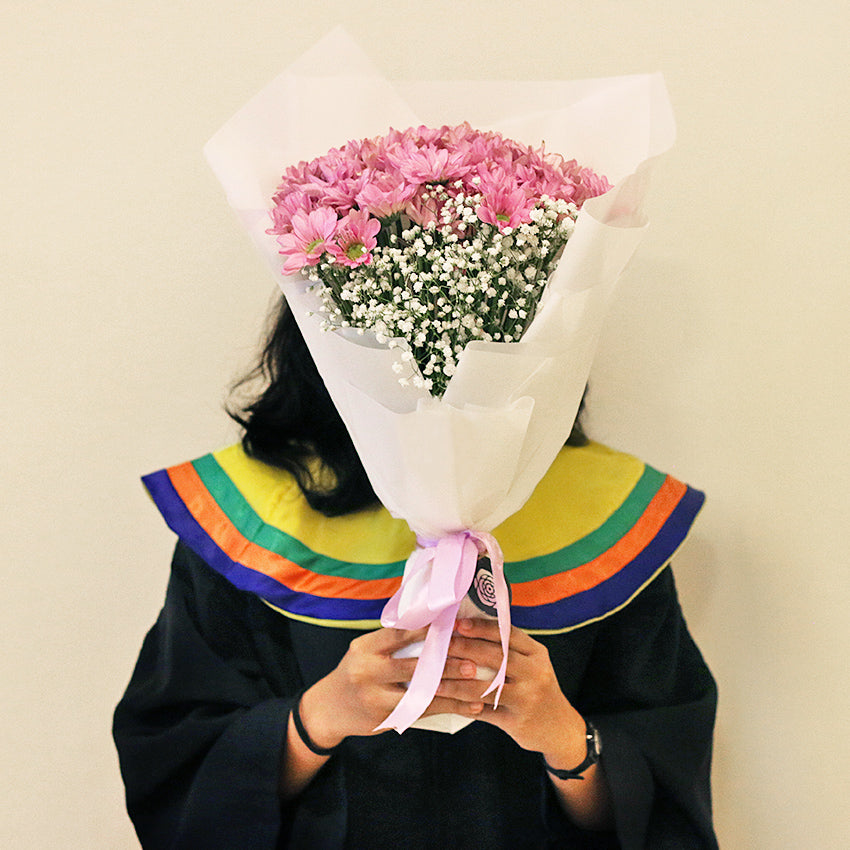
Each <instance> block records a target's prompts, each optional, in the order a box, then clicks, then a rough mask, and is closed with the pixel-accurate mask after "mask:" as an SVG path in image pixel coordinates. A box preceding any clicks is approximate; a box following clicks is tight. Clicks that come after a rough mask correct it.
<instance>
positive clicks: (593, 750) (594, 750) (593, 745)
mask: <svg viewBox="0 0 850 850" xmlns="http://www.w3.org/2000/svg"><path fill="white" fill-rule="evenodd" d="M584 723H585V726H586V733H585V740H586V741H587V755H586V756H585V758H584V761H583V762H582V763H581V764H580V765H579V766H578V767H574V768H573V769H572V770H560V769H559V768H557V767H552V765H550V764H549V762H547V761H546V759H543V764H544V765H545V766H546V770H548V771H549V773H551V774H552V776H557V777H558V779H584V776H582V774H583V773H584V772H585V771H586V770H587V769H588V768H589V767H590V766H591V765H593V764H596V763H597V762H598V761H599V757H600V755H601V754H602V739H601V738H600V737H599V730H598V729H597V728H596V727H595V726H594V725H593V724H592V723H591V722H590V721H589V720H585V721H584Z"/></svg>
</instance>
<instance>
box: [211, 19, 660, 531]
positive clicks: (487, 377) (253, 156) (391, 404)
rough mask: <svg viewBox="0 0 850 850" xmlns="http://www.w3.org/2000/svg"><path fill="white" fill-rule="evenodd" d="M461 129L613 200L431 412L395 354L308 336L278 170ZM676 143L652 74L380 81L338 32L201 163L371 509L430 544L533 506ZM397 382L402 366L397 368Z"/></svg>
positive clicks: (264, 95) (594, 210) (466, 358)
mask: <svg viewBox="0 0 850 850" xmlns="http://www.w3.org/2000/svg"><path fill="white" fill-rule="evenodd" d="M462 121H469V123H470V124H471V125H472V126H473V127H474V128H476V129H481V130H496V131H499V132H501V133H503V134H504V135H506V136H508V137H510V138H512V139H515V140H517V141H520V142H524V143H527V144H531V145H539V144H540V143H541V142H545V145H546V149H547V151H551V152H556V153H560V154H562V155H563V156H564V157H565V158H567V159H573V158H575V159H577V160H578V161H579V162H580V163H581V164H582V165H586V166H589V167H591V168H593V169H594V170H595V171H597V172H598V173H600V174H604V175H605V176H606V177H607V178H608V180H609V182H611V183H612V184H614V188H613V189H611V190H610V191H609V192H607V193H606V194H605V195H602V196H600V197H598V198H593V199H590V200H588V201H586V202H585V204H584V206H583V208H582V210H581V212H580V213H579V217H578V220H577V222H576V228H575V232H574V234H573V236H572V238H571V239H570V240H569V242H568V243H567V245H566V247H565V250H564V253H563V256H562V259H561V261H560V263H559V265H558V268H557V269H556V271H555V273H554V275H553V277H552V279H551V280H550V282H549V284H548V285H547V290H546V292H545V294H544V297H543V300H542V302H541V305H540V308H539V310H538V313H537V315H536V317H535V318H534V320H533V322H532V324H531V326H530V327H529V329H528V331H527V332H526V335H525V337H524V338H523V340H522V341H521V342H519V343H510V344H506V343H484V342H473V343H471V344H470V345H469V346H468V347H467V349H466V351H465V352H464V353H463V354H462V355H461V357H460V360H459V363H458V367H457V371H456V373H455V374H454V376H453V377H452V379H451V381H450V383H449V386H448V389H447V391H446V393H445V395H444V396H443V398H442V399H435V398H433V397H432V396H431V395H430V394H429V393H428V392H427V391H426V390H423V389H417V388H415V387H413V386H406V387H403V386H401V385H400V384H399V383H398V374H397V373H396V372H394V371H393V368H392V366H393V364H394V363H396V361H399V362H401V351H400V350H399V349H390V348H388V347H387V346H386V345H381V344H379V343H377V342H376V341H375V340H374V338H373V337H372V336H371V335H370V334H368V333H367V334H364V335H362V336H360V335H357V334H356V333H355V332H353V331H345V332H341V331H337V332H326V331H322V330H320V323H321V318H320V316H317V315H312V311H318V310H319V309H320V302H319V300H318V298H317V297H316V296H315V295H313V294H312V293H311V292H309V291H308V289H307V283H306V280H305V279H304V278H303V277H302V276H301V275H295V276H289V277H284V276H283V275H282V271H281V268H282V266H283V259H284V258H283V257H281V256H280V254H279V253H278V245H277V242H276V240H275V237H273V236H269V235H267V234H266V232H265V231H266V229H267V228H269V227H270V225H271V220H270V216H269V210H270V209H271V206H272V204H271V198H272V196H273V195H274V193H275V189H276V187H277V185H278V183H279V182H280V177H281V175H282V174H283V171H284V170H285V168H286V167H287V166H289V165H292V164H296V163H297V162H298V161H299V160H304V159H306V160H309V159H313V158H314V157H316V156H320V155H322V154H324V153H326V152H327V151H328V150H329V149H330V148H332V147H338V146H340V145H341V144H343V143H344V142H346V141H347V140H349V139H357V138H364V137H370V136H376V135H382V134H384V133H386V132H387V130H388V129H389V128H390V127H395V128H396V129H404V128H406V127H409V126H416V125H419V124H425V125H427V126H440V125H443V124H455V123H460V122H462ZM674 135H675V128H674V123H673V117H672V113H671V110H670V105H669V101H668V98H667V94H666V90H665V87H664V83H663V80H662V78H661V76H660V75H658V74H654V75H636V76H626V77H613V78H608V79H598V80H585V81H571V82H508V81H505V82H469V81H463V82H458V81H439V82H400V81H396V82H394V83H391V82H389V81H388V80H386V79H384V78H383V77H382V76H381V74H380V73H379V72H378V71H377V70H376V69H375V68H374V67H373V65H372V64H371V63H370V61H369V60H368V58H367V57H366V56H365V55H364V54H363V53H362V51H361V50H360V49H359V48H358V47H357V46H356V45H355V44H354V43H353V42H352V40H351V39H350V38H349V37H348V36H347V35H346V33H345V32H344V31H343V30H340V29H337V30H335V31H333V32H332V33H330V34H329V35H328V36H326V37H325V38H324V39H323V40H322V41H321V42H319V43H318V44H317V45H316V46H315V47H314V48H312V49H311V50H310V51H308V52H307V53H306V54H304V55H303V56H302V57H301V58H300V59H298V60H297V61H296V62H294V63H293V64H292V65H291V66H290V67H289V68H288V69H287V70H286V71H284V72H283V73H282V74H281V75H280V76H279V77H277V78H276V79H275V80H273V81H272V82H271V83H270V84H269V85H268V86H267V87H266V88H265V89H263V90H262V91H261V92H260V93H259V94H257V95H256V96H255V97H254V98H252V100H251V101H250V102H249V103H248V104H247V105H246V106H245V107H244V108H243V109H241V110H240V111H239V112H238V113H237V114H236V115H234V116H233V118H231V119H230V120H229V121H228V122H227V123H226V124H225V125H224V126H223V127H222V128H221V129H220V130H219V131H218V132H217V133H216V134H215V136H214V137H213V138H212V139H211V140H210V141H209V143H208V144H207V145H206V147H205V154H206V156H207V159H208V161H209V163H210V165H211V167H212V169H213V171H214V172H215V174H216V176H217V177H218V179H219V180H220V182H221V184H222V186H223V187H224V189H225V191H226V193H227V197H228V200H229V202H230V204H231V206H232V207H233V208H234V210H235V211H236V213H237V215H238V216H239V219H240V221H241V222H242V224H243V226H244V227H245V228H246V230H247V231H248V233H249V234H250V236H251V238H252V239H253V241H254V242H255V244H256V245H257V247H258V249H259V250H260V251H261V252H262V254H263V255H264V256H265V257H266V259H267V260H268V262H269V266H270V268H271V270H272V273H273V275H274V277H275V280H276V281H277V282H278V284H279V285H280V286H281V287H282V289H283V291H284V293H285V295H286V298H287V301H288V302H289V305H290V307H291V308H292V310H293V313H294V315H295V318H296V320H297V321H298V324H299V326H300V328H301V331H302V333H303V335H304V337H305V339H306V341H307V344H308V346H309V347H310V350H311V352H312V354H313V358H314V360H315V362H316V365H317V367H318V369H319V372H320V373H321V375H322V378H323V379H324V382H325V384H326V386H327V388H328V391H329V393H330V395H331V398H332V399H333V402H334V404H335V405H336V407H337V410H338V411H339V413H340V416H341V417H342V419H343V421H344V422H345V424H346V426H347V427H348V430H349V432H350V434H351V437H352V439H353V441H354V445H355V447H356V448H357V451H358V454H359V455H360V458H361V460H362V462H363V465H364V467H365V469H366V472H367V474H368V476H369V479H370V481H371V482H372V485H373V487H374V489H375V493H376V494H377V496H378V498H379V499H380V500H381V502H382V503H383V504H384V505H385V506H386V507H387V509H388V510H389V511H390V512H391V513H392V514H393V515H394V516H397V517H402V518H404V519H405V520H406V521H407V522H408V523H409V525H410V527H411V528H412V529H413V531H415V532H416V533H417V534H418V535H420V536H422V537H425V538H439V537H441V536H444V535H447V534H450V533H453V532H459V531H462V530H465V529H475V530H479V531H489V530H492V529H493V528H495V527H496V526H497V525H498V524H499V523H501V522H502V521H503V520H505V519H506V518H507V517H509V516H510V515H511V514H513V513H514V512H516V511H517V510H518V509H519V508H520V507H521V506H522V505H523V504H524V503H525V501H526V500H527V499H528V497H529V496H530V495H531V492H532V491H533V489H534V487H535V486H536V485H537V483H538V482H539V480H540V479H541V478H542V477H543V475H544V474H545V472H546V470H547V469H548V468H549V466H550V464H551V463H552V461H553V460H554V458H555V456H556V455H557V453H558V451H559V450H560V449H561V447H562V446H563V444H564V441H565V439H566V438H567V436H568V435H569V433H570V430H571V428H572V424H573V421H574V419H575V415H576V412H577V409H578V405H579V402H580V400H581V396H582V393H583V391H584V387H585V384H586V381H587V377H588V374H589V372H590V367H591V362H592V359H593V355H594V351H595V349H596V344H597V340H598V337H599V333H600V330H601V326H602V322H603V319H604V317H605V314H606V311H607V308H608V304H609V302H610V299H611V296H612V292H613V289H614V285H615V283H616V281H617V278H618V277H619V275H620V273H621V272H622V270H623V268H624V266H625V265H626V263H627V262H628V260H629V258H630V257H631V255H632V253H633V252H634V250H635V248H636V247H637V244H638V242H639V241H640V239H641V237H642V234H643V232H644V230H645V227H646V220H645V217H644V214H643V211H642V202H643V197H644V193H645V190H646V183H647V174H648V168H649V164H650V160H651V159H652V158H653V157H655V156H657V155H658V154H660V153H662V152H663V151H664V150H666V149H667V148H668V147H669V146H670V145H671V144H672V142H673V139H674ZM408 368H409V366H408V365H405V369H408Z"/></svg>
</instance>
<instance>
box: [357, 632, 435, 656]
mask: <svg viewBox="0 0 850 850" xmlns="http://www.w3.org/2000/svg"><path fill="white" fill-rule="evenodd" d="M427 634H428V629H427V628H423V629H415V630H413V631H407V630H405V629H378V630H377V631H374V632H369V633H368V634H367V635H364V636H363V637H362V638H358V640H368V642H369V645H370V647H371V648H372V649H373V650H374V651H375V652H385V653H388V654H390V655H391V654H392V653H393V652H398V650H400V649H403V648H404V647H406V646H410V644H412V643H416V642H417V641H421V640H425V637H426V635H427Z"/></svg>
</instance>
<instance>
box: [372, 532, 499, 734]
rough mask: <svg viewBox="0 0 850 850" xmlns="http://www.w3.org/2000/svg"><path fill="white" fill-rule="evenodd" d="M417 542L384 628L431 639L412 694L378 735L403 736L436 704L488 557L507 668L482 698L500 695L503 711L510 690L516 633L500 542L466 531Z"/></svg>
mask: <svg viewBox="0 0 850 850" xmlns="http://www.w3.org/2000/svg"><path fill="white" fill-rule="evenodd" d="M417 542H418V544H419V545H418V547H417V548H416V549H415V550H414V551H413V553H412V554H411V556H410V557H409V558H408V559H407V564H406V565H405V568H404V578H403V579H402V582H401V587H400V588H399V589H398V590H397V591H396V593H395V594H394V595H393V597H392V598H391V599H390V601H389V602H387V604H386V606H385V607H384V611H383V614H382V616H381V625H383V626H385V627H387V628H397V629H421V628H423V627H424V626H429V628H428V634H427V636H426V637H425V643H424V645H423V647H422V654H421V655H420V656H419V661H418V662H417V664H416V669H415V670H414V673H413V678H412V679H411V680H410V685H409V686H408V689H407V692H406V693H405V694H404V696H403V697H402V698H401V700H400V701H399V703H398V705H397V706H396V707H395V710H394V711H393V712H392V713H391V714H390V716H389V717H387V718H386V720H384V722H383V723H381V725H380V726H378V727H377V729H395V730H396V731H398V732H403V731H404V730H405V729H407V727H408V726H410V725H411V724H412V723H414V722H415V721H416V720H418V719H419V717H421V716H422V713H423V712H424V711H425V709H426V708H427V707H428V706H429V704H430V703H431V700H432V699H433V698H434V694H435V693H436V690H437V687H438V686H439V684H440V679H441V678H442V675H443V668H444V667H445V666H446V656H447V655H448V650H449V641H450V640H451V637H452V631H453V629H454V624H455V620H456V619H457V613H458V609H459V608H460V603H461V602H462V601H463V598H464V596H466V594H467V591H468V590H469V587H470V585H471V584H472V580H473V578H474V576H475V567H476V564H477V562H478V556H479V555H480V554H484V553H486V554H487V557H488V558H489V559H490V566H491V568H492V570H493V581H494V584H495V590H496V614H497V619H498V622H499V636H500V637H501V641H502V664H501V666H500V667H499V670H498V672H497V673H496V675H495V677H494V678H493V681H492V682H491V683H490V686H489V687H488V688H487V690H486V691H484V693H483V694H482V696H487V694H489V693H491V692H492V691H494V690H495V691H496V701H495V705H498V704H499V697H500V696H501V693H502V687H503V686H504V684H505V671H506V669H507V665H508V643H509V641H510V631H511V615H510V597H509V595H508V586H507V584H506V582H505V572H504V556H503V555H502V550H501V549H500V548H499V544H498V543H497V542H496V538H495V537H493V535H492V534H488V533H487V532H484V531H461V532H458V533H456V534H450V535H447V536H446V537H441V538H440V539H439V540H418V541H417ZM377 729H376V731H377Z"/></svg>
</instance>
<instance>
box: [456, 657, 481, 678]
mask: <svg viewBox="0 0 850 850" xmlns="http://www.w3.org/2000/svg"><path fill="white" fill-rule="evenodd" d="M460 672H461V675H463V676H466V677H467V678H469V679H472V678H474V677H475V675H476V673H478V668H477V667H476V666H475V665H474V664H473V663H472V662H471V661H464V662H463V663H462V664H461V665H460Z"/></svg>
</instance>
